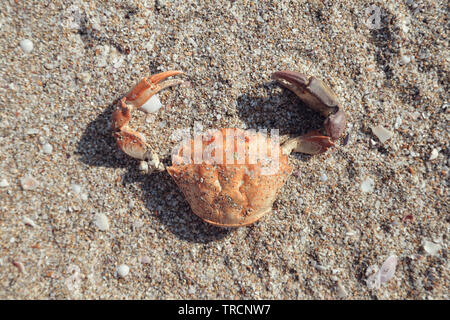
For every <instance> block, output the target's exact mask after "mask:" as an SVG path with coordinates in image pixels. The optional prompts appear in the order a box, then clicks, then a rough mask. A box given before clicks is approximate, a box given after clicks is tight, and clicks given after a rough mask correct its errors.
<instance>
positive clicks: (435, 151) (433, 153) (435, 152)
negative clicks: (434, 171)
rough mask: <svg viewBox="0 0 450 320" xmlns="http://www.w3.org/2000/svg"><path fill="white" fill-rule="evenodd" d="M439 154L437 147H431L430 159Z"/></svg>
mask: <svg viewBox="0 0 450 320" xmlns="http://www.w3.org/2000/svg"><path fill="white" fill-rule="evenodd" d="M438 155H439V150H438V149H433V151H431V154H430V160H434V159H436V158H437V157H438Z"/></svg>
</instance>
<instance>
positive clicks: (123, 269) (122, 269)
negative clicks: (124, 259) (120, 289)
mask: <svg viewBox="0 0 450 320" xmlns="http://www.w3.org/2000/svg"><path fill="white" fill-rule="evenodd" d="M129 272H130V267H128V266H127V265H126V264H121V265H120V266H118V267H117V275H118V276H119V277H121V278H123V277H126V276H127V275H128V273H129Z"/></svg>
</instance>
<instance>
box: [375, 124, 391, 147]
mask: <svg viewBox="0 0 450 320" xmlns="http://www.w3.org/2000/svg"><path fill="white" fill-rule="evenodd" d="M372 132H373V134H374V135H376V136H377V138H378V140H380V142H381V143H385V142H386V141H388V140H389V139H390V138H392V136H393V135H394V132H392V131H390V130H388V129H386V128H384V127H382V126H376V127H372Z"/></svg>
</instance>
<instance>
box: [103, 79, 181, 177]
mask: <svg viewBox="0 0 450 320" xmlns="http://www.w3.org/2000/svg"><path fill="white" fill-rule="evenodd" d="M182 73H183V72H182V71H177V70H172V71H165V72H161V73H158V74H155V75H153V76H150V77H146V78H144V79H142V80H141V81H140V82H139V83H138V84H137V85H136V86H135V87H134V88H133V89H131V91H130V92H128V94H127V95H126V96H125V97H123V98H122V99H120V101H119V105H118V107H117V109H116V110H115V111H114V112H113V114H112V119H111V120H112V130H113V136H114V137H115V139H116V142H117V145H118V146H119V148H120V149H121V150H122V151H123V152H125V153H126V154H127V155H129V156H131V157H133V158H135V159H139V160H143V161H148V162H149V164H150V167H151V169H152V170H154V169H157V170H164V168H163V166H162V164H161V163H160V161H159V158H158V156H157V154H156V153H155V152H154V151H153V149H152V148H151V146H150V145H148V144H147V143H146V141H145V137H144V136H143V135H142V134H141V133H139V132H137V131H134V130H133V129H131V128H130V127H129V126H128V123H129V122H130V119H131V113H132V112H133V110H134V109H140V110H141V111H144V112H148V111H147V110H148V108H146V107H148V105H147V104H148V103H149V100H150V98H151V97H152V96H154V95H155V94H157V93H158V92H159V91H161V90H163V89H165V88H168V87H171V86H174V85H178V84H181V83H183V80H179V79H171V80H166V81H163V80H165V79H167V78H168V77H171V76H175V75H179V74H182Z"/></svg>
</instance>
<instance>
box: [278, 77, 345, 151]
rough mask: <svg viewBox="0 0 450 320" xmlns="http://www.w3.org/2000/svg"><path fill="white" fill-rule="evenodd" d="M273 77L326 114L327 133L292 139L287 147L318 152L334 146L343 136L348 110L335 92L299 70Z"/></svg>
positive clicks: (307, 103) (294, 149)
mask: <svg viewBox="0 0 450 320" xmlns="http://www.w3.org/2000/svg"><path fill="white" fill-rule="evenodd" d="M272 78H273V79H275V80H278V81H279V82H280V83H281V84H282V85H283V86H285V87H286V88H288V89H289V90H291V91H292V92H294V93H295V94H296V95H297V96H298V97H299V98H300V100H302V101H303V102H304V103H306V105H308V107H310V108H311V109H313V110H315V111H317V112H319V113H320V114H322V115H323V116H324V117H326V119H325V122H324V127H325V131H326V133H327V135H326V136H325V135H320V134H317V133H316V132H314V133H310V134H307V135H304V136H301V137H297V138H294V139H290V140H288V141H287V143H288V145H286V150H288V149H290V148H291V147H292V151H296V152H304V153H309V154H317V153H321V152H324V151H326V150H327V149H328V148H329V147H330V146H332V145H334V143H333V141H334V140H337V139H339V137H340V136H341V135H342V133H343V132H344V130H345V124H346V120H345V113H344V111H343V110H342V108H341V107H340V106H339V102H338V99H337V98H336V96H335V94H334V93H333V92H332V91H331V90H330V89H329V88H328V87H327V86H326V85H325V84H324V83H323V82H322V81H320V80H318V79H316V78H315V77H307V76H305V75H304V74H301V73H298V72H293V71H278V72H275V73H274V74H273V75H272ZM302 144H304V145H302ZM288 146H289V147H288Z"/></svg>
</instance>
